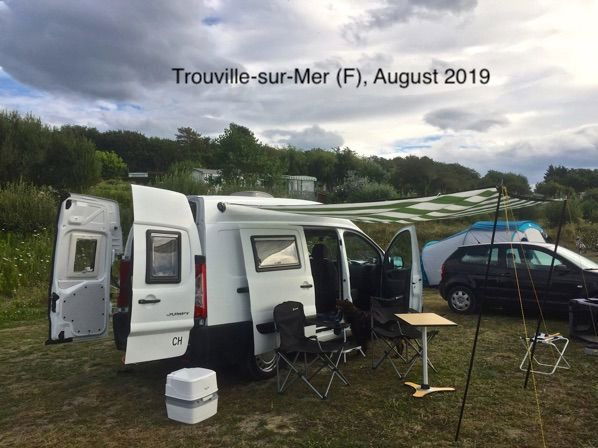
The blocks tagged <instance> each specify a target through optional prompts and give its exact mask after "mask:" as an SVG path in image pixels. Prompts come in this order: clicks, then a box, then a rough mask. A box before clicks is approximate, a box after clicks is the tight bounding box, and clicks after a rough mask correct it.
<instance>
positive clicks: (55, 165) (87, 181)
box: [33, 129, 101, 191]
mask: <svg viewBox="0 0 598 448" xmlns="http://www.w3.org/2000/svg"><path fill="white" fill-rule="evenodd" d="M33 168H34V169H35V172H36V173H37V174H36V175H35V177H33V180H34V181H35V183H37V184H41V185H52V186H54V187H57V188H62V189H68V190H75V191H83V190H85V189H86V188H88V187H90V186H91V185H93V184H94V183H96V182H97V181H98V179H99V178H100V171H101V164H100V161H99V160H98V159H97V158H96V150H95V145H94V144H93V143H92V142H90V141H89V140H87V139H86V138H85V137H82V136H80V135H77V134H75V133H73V132H72V131H70V130H68V129H64V130H63V129H61V130H55V131H54V132H52V134H51V138H50V144H49V146H48V152H47V154H46V158H45V160H44V161H43V163H40V164H39V165H37V166H34V167H33Z"/></svg>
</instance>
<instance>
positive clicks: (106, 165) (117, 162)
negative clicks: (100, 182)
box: [96, 151, 128, 179]
mask: <svg viewBox="0 0 598 448" xmlns="http://www.w3.org/2000/svg"><path fill="white" fill-rule="evenodd" d="M96 158H97V159H98V160H99V161H100V164H101V165H102V171H101V176H102V179H119V178H121V177H125V176H126V175H127V171H128V169H127V164H126V163H125V161H124V160H123V159H122V158H121V157H120V156H119V155H118V154H116V153H115V152H112V151H96Z"/></svg>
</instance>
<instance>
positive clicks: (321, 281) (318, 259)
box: [310, 243, 339, 314]
mask: <svg viewBox="0 0 598 448" xmlns="http://www.w3.org/2000/svg"><path fill="white" fill-rule="evenodd" d="M310 263H311V275H312V277H313V279H314V294H315V296H316V312H317V313H318V314H320V313H329V312H333V311H335V310H336V300H337V299H338V291H339V288H338V282H339V279H338V270H337V269H336V266H335V265H334V263H333V262H332V261H330V260H329V259H328V248H327V247H326V246H325V245H324V244H321V243H318V244H315V245H314V247H313V249H312V251H311V260H310Z"/></svg>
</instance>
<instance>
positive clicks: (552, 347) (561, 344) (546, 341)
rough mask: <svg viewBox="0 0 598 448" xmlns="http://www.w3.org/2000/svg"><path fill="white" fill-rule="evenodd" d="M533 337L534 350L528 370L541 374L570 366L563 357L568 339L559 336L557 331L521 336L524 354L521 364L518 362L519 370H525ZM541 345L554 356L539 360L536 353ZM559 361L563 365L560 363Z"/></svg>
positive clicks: (547, 373) (548, 373)
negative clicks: (529, 336)
mask: <svg viewBox="0 0 598 448" xmlns="http://www.w3.org/2000/svg"><path fill="white" fill-rule="evenodd" d="M534 339H535V340H536V351H535V353H534V356H533V358H532V368H531V369H530V372H533V373H539V374H542V375H552V374H553V373H554V372H556V369H570V368H571V366H570V365H569V362H568V361H567V359H566V358H565V350H567V346H568V345H569V339H567V338H566V337H564V336H561V335H560V334H559V333H555V334H545V333H539V334H538V335H536V336H535V337H531V338H521V341H522V342H523V345H524V346H525V349H526V350H525V356H524V357H523V359H522V360H521V364H519V370H522V371H524V372H526V371H527V363H528V359H529V357H530V355H531V351H532V346H533V345H534ZM542 347H544V349H545V350H544V351H545V352H546V351H553V352H554V353H553V354H554V356H551V357H550V359H549V360H548V361H546V362H543V361H540V360H539V358H538V353H539V352H540V351H542ZM543 359H547V358H543ZM561 363H562V364H563V365H561ZM534 364H535V365H536V366H537V368H536V369H534V367H533V365H534Z"/></svg>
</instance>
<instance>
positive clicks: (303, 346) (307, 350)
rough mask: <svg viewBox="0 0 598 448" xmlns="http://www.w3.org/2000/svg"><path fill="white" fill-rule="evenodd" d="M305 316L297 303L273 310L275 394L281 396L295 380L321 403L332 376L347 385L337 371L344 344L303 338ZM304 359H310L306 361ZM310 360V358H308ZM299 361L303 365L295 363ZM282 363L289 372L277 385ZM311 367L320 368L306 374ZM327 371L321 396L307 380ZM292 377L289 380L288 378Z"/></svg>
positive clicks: (347, 382)
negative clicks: (276, 343) (276, 337)
mask: <svg viewBox="0 0 598 448" xmlns="http://www.w3.org/2000/svg"><path fill="white" fill-rule="evenodd" d="M305 323H306V319H305V313H304V311H303V304H301V303H300V302H292V301H288V302H283V303H281V304H279V305H276V307H274V325H275V326H276V330H277V331H278V333H279V335H280V346H279V347H278V349H277V350H276V385H277V390H278V393H283V392H284V391H285V390H286V389H287V388H288V387H289V386H290V385H291V384H292V383H293V382H295V380H297V378H301V380H302V381H303V382H304V383H305V384H307V386H308V387H309V388H310V389H311V390H312V391H313V392H314V393H315V394H316V395H317V396H318V397H319V398H321V399H322V400H324V399H326V398H327V397H328V392H329V391H330V386H331V385H332V381H333V380H334V377H335V376H338V377H339V378H340V380H341V381H342V382H343V383H344V384H345V385H347V386H348V385H349V381H348V380H347V379H346V378H345V376H344V375H343V374H342V373H341V371H340V370H339V368H338V365H339V362H340V360H341V357H342V355H343V350H344V349H345V343H344V342H342V341H327V342H320V341H318V339H317V338H316V336H310V337H307V336H305ZM308 355H311V356H313V358H312V359H311V360H309V361H308ZM311 356H310V357H311ZM300 358H302V359H303V362H301V361H299V363H298V362H297V361H298V360H299V359H300ZM281 361H284V363H285V364H286V365H287V367H288V369H289V371H288V372H287V374H286V376H285V378H284V380H283V381H282V383H281V373H280V367H281V366H280V363H281ZM314 363H319V364H320V365H319V366H318V367H317V368H316V370H315V371H313V372H309V369H310V367H311V366H312V365H313V364H314ZM325 368H327V369H329V370H330V372H331V375H330V379H329V380H328V385H327V387H326V390H325V391H324V393H321V392H320V391H319V390H318V389H317V388H316V387H315V386H314V385H313V384H312V382H311V379H312V378H313V377H314V376H315V375H316V374H318V373H319V372H320V371H321V370H322V369H325ZM292 373H294V374H295V375H294V377H293V378H292V379H291V378H290V377H291V374H292Z"/></svg>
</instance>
